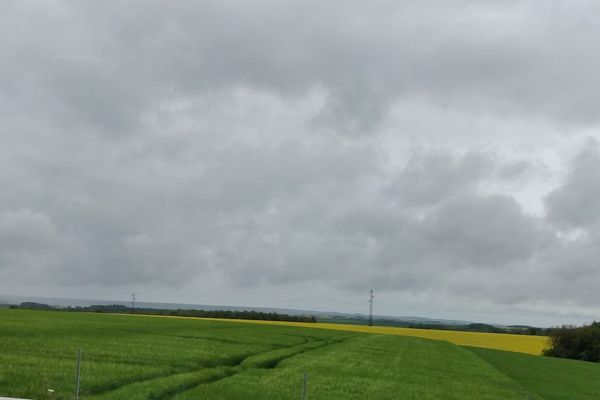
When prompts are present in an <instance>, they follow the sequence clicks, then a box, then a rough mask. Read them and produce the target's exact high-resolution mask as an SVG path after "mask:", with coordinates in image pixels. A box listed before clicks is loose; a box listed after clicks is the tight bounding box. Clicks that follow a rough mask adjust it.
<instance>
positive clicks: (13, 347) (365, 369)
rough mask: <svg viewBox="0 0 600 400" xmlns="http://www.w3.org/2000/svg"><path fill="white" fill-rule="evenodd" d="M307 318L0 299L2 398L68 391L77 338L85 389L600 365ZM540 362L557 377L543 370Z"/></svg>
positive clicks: (390, 393)
mask: <svg viewBox="0 0 600 400" xmlns="http://www.w3.org/2000/svg"><path fill="white" fill-rule="evenodd" d="M290 325H293V326H290ZM308 325H310V326H309V327H305V326H303V324H300V326H298V324H288V323H285V324H275V325H274V324H271V323H269V324H266V323H263V324H260V323H240V322H239V321H237V320H236V321H235V322H229V321H223V320H216V321H213V320H202V319H189V318H157V317H150V316H135V317H132V316H126V315H108V314H84V313H66V312H45V311H30V310H8V309H0V396H14V397H25V398H34V399H71V398H72V397H73V389H74V373H75V352H76V349H77V348H81V349H82V352H83V363H82V398H83V399H131V400H137V399H140V400H141V399H156V400H158V399H176V400H191V399H208V400H210V399H213V400H216V399H228V400H236V399H240V400H241V399H244V400H252V399H294V398H299V396H300V391H301V387H302V376H303V374H304V372H307V373H308V376H309V385H308V387H309V398H310V399H320V400H328V399H382V400H386V399H390V400H391V399H398V398H402V399H409V400H410V399H425V400H427V399H449V400H453V399H456V400H458V399H461V400H470V399H489V400H492V399H494V400H495V399H503V400H511V399H514V400H524V399H526V398H527V394H528V393H532V394H534V397H533V398H534V399H536V400H542V399H545V400H554V399H558V398H561V399H567V400H570V399H578V400H587V399H592V397H589V396H591V394H589V395H588V392H589V393H592V392H595V393H600V389H599V388H598V387H597V386H593V385H592V386H591V389H588V386H589V385H587V384H586V380H588V379H591V378H592V376H594V374H596V375H595V376H598V372H599V371H598V368H597V367H598V366H597V365H592V367H590V366H589V365H588V364H587V363H578V362H571V363H562V362H564V361H566V360H552V359H548V358H544V357H538V356H529V355H525V354H516V353H508V352H502V351H497V352H494V351H493V350H483V349H476V348H463V347H460V346H456V345H455V344H452V343H450V342H448V341H440V340H427V339H423V338H414V337H408V336H399V335H396V334H394V335H382V334H371V335H367V334H364V333H361V332H348V331H344V330H340V329H339V328H337V329H335V330H332V329H329V327H326V328H328V329H314V328H316V327H317V326H318V325H319V324H308ZM314 325H316V326H314ZM327 325H335V324H327ZM359 328H368V327H359ZM375 329H377V327H374V328H372V330H369V329H367V330H366V331H367V332H372V331H374V330H375ZM392 329H398V328H392ZM410 331H412V330H410ZM425 332H426V333H430V331H428V330H425ZM441 332H443V333H445V332H446V331H441ZM434 333H435V332H434ZM457 334H463V335H467V336H470V335H468V334H469V333H468V332H457ZM480 335H490V334H480ZM492 337H494V336H492ZM517 338H520V337H517ZM465 340H466V341H471V342H472V339H469V338H467V339H465ZM515 357H516V358H515ZM518 357H522V358H518ZM556 362H560V365H559V364H555V363H556ZM536 363H539V365H538V364H536ZM582 364H583V366H582ZM556 365H558V366H556ZM544 368H546V370H547V371H550V372H552V371H553V369H554V368H557V371H558V372H556V373H555V374H556V375H557V376H558V375H560V376H563V380H558V379H556V378H548V379H545V378H544V374H542V373H540V372H539V371H542V370H544ZM590 368H591V369H590ZM594 368H595V369H594ZM571 372H572V376H570V374H571ZM551 376H552V375H551ZM567 376H570V377H568V378H567ZM552 385H554V387H555V389H547V392H548V393H553V390H554V392H557V393H560V391H559V390H558V388H556V387H557V386H561V390H563V391H564V392H569V393H579V394H582V395H580V396H579V397H567V396H559V397H556V396H555V397H550V396H549V395H548V393H546V392H544V391H543V390H542V389H543V387H544V386H548V387H549V388H552V387H553V386H552ZM563 386H564V387H563ZM573 386H576V387H577V388H576V390H574V389H573ZM567 388H568V389H567ZM48 389H52V390H53V392H49V391H48ZM584 396H588V397H584Z"/></svg>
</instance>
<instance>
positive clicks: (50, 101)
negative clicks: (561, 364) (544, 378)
mask: <svg viewBox="0 0 600 400" xmlns="http://www.w3.org/2000/svg"><path fill="white" fill-rule="evenodd" d="M597 11H599V9H598V5H597V4H596V3H594V2H579V3H577V5H573V4H572V3H567V2H554V3H552V4H548V3H545V2H538V1H521V2H518V1H503V2H500V1H489V2H483V1H477V2H476V1H466V0H465V1H459V0H456V1H451V2H443V3H442V2H440V3H434V2H429V1H414V2H413V1H408V2H402V3H398V2H392V1H377V2H370V3H369V4H368V5H367V4H366V3H363V2H358V1H332V2H322V1H290V2H285V3H282V2H275V1H244V2H228V1H218V2H217V1H202V2H191V1H175V2H170V3H169V4H168V5H167V4H165V3H164V2H158V1H149V2H143V3H132V2H122V1H118V2H117V1H114V2H103V3H99V2H91V1H90V2H74V1H73V2H70V1H58V2H48V3H43V4H42V3H35V2H28V1H12V2H10V1H7V2H2V3H1V4H0V51H1V52H2V55H3V61H2V62H0V119H1V121H2V125H1V126H0V140H1V142H0V185H1V186H2V187H3V188H5V190H3V192H2V195H1V196H0V290H6V291H10V290H12V289H11V288H12V287H19V288H27V287H33V288H46V290H47V291H51V290H66V291H68V290H70V289H69V288H73V287H83V288H87V287H94V288H95V289H94V290H96V291H97V292H95V293H98V294H97V296H99V297H101V296H102V293H103V292H102V290H104V289H106V288H118V289H119V290H121V289H123V288H129V287H131V286H135V285H139V286H141V287H143V288H146V290H148V292H149V293H151V289H150V288H155V289H156V288H159V289H160V288H164V290H166V291H168V292H169V293H173V291H174V290H175V291H176V292H177V293H180V294H182V295H183V294H186V296H192V295H196V293H197V291H198V289H199V288H200V287H202V288H206V287H210V286H214V287H216V288H217V289H215V290H217V291H219V292H220V295H221V296H222V297H218V298H216V299H217V300H215V301H219V302H221V303H235V302H244V301H245V300H244V299H246V298H248V297H244V296H245V294H247V293H248V292H256V293H259V292H260V293H262V292H261V291H262V290H275V288H283V289H281V291H282V292H285V291H287V292H288V293H284V294H283V296H288V297H285V298H281V299H279V300H272V301H271V300H270V298H267V297H264V298H263V300H261V301H262V302H264V304H265V305H285V302H286V299H287V298H289V296H291V295H292V293H294V292H295V291H297V288H298V287H302V288H306V287H308V288H309V289H307V292H306V293H301V294H297V293H296V295H297V296H301V295H305V296H306V297H307V298H308V297H310V295H311V294H312V293H315V294H316V293H327V295H325V298H326V299H327V298H329V297H332V298H333V297H339V298H342V297H343V296H345V295H349V294H348V293H350V295H351V296H355V295H356V293H362V292H363V291H365V290H366V288H370V287H376V288H378V290H383V291H384V292H385V293H387V294H388V295H389V296H396V295H397V296H405V295H406V296H408V295H410V296H415V297H419V296H430V298H431V299H433V300H431V304H432V305H431V307H432V308H431V309H432V310H433V309H435V308H436V307H441V308H443V305H445V304H456V307H461V305H469V304H473V303H481V304H485V307H488V306H489V307H491V308H493V307H500V308H501V307H513V309H517V308H519V307H521V308H524V309H528V310H534V309H535V310H538V311H540V310H541V311H543V312H548V313H552V312H554V311H553V310H555V308H556V307H557V305H559V304H560V299H561V298H562V299H566V300H568V303H569V305H570V306H572V307H573V309H570V310H569V312H570V313H571V314H569V315H574V314H577V313H578V315H584V314H585V315H591V314H593V312H595V311H597V309H596V308H594V307H593V306H590V305H589V304H590V302H592V301H596V300H597V299H598V298H597V295H596V294H595V292H594V291H593V285H592V283H591V282H593V279H589V280H587V279H585V277H586V276H588V277H590V278H593V277H595V276H596V275H597V273H596V270H595V269H594V267H593V266H594V265H595V262H596V260H597V259H598V257H599V255H598V253H597V251H596V250H595V249H597V248H599V246H598V244H599V243H600V242H599V241H598V232H597V227H598V222H599V221H600V209H599V208H598V205H597V204H600V202H598V201H596V200H597V198H598V197H599V195H600V193H599V192H598V190H597V187H600V185H599V183H600V176H599V175H598V171H599V170H600V169H599V168H597V167H598V162H599V161H600V156H599V151H598V145H597V144H596V143H595V142H593V141H591V142H589V143H588V146H587V148H586V149H585V150H584V151H583V152H581V153H580V154H579V155H578V156H576V157H575V158H574V159H573V160H572V161H568V163H570V164H569V165H570V167H569V168H567V169H568V172H567V173H566V175H565V176H564V177H563V178H564V179H563V180H562V181H558V183H557V184H556V185H555V187H553V188H552V190H551V193H550V194H549V195H548V196H546V192H547V191H548V189H547V188H548V183H547V182H546V181H547V180H548V179H546V178H547V177H548V176H550V175H551V177H552V179H555V178H556V176H555V175H553V174H554V172H553V171H554V170H556V169H559V168H561V167H562V164H561V163H564V161H563V160H564V159H565V156H564V154H563V153H560V150H562V149H558V147H560V144H562V143H563V142H561V140H563V141H566V142H568V143H569V146H570V147H571V148H572V147H575V146H578V145H580V144H581V143H582V140H583V139H582V137H584V134H585V135H589V132H591V131H594V129H597V126H598V115H600V112H599V111H600V110H599V109H598V104H599V103H598V102H597V101H596V91H595V88H596V87H598V84H600V82H599V80H600V75H599V74H598V73H597V71H598V64H599V62H598V61H599V60H598V56H596V53H597V52H596V51H595V50H596V48H597V47H598V45H599V44H600V43H598V41H599V40H600V39H599V38H600V28H599V27H598V25H597V24H596V23H595V21H594V20H593V17H592V16H593V15H594V14H595V13H597ZM394 113H396V114H394ZM409 114H410V115H409ZM411 117H412V119H411ZM405 120H406V121H408V122H407V125H403V122H405ZM492 125H493V126H492ZM496 125H497V126H496ZM547 126H553V127H559V128H557V130H559V131H560V133H561V134H563V133H568V134H569V135H561V136H553V137H552V140H554V141H552V140H549V139H548V140H547V138H546V136H542V135H543V133H540V132H542V131H543V130H544V129H545V128H546V127H547ZM469 129H470V130H469ZM581 131H583V132H585V133H584V134H580V132H581ZM548 135H550V134H548ZM505 136H506V137H510V138H519V141H518V144H515V145H514V146H508V145H506V139H505ZM557 137H558V139H557ZM415 138H416V139H415ZM474 138H476V140H475V139H474ZM474 142H476V143H474ZM556 143H559V144H556ZM543 146H546V147H544V149H543V150H544V152H546V153H548V152H556V153H557V155H556V158H557V159H558V158H559V159H560V160H559V161H557V162H556V163H557V164H559V165H551V166H550V167H548V166H547V164H548V162H547V159H543V160H541V159H542V158H544V156H545V153H544V152H542V150H540V149H541V148H542V147H543ZM566 147H568V146H566ZM515 148H517V149H516V150H515ZM553 154H554V153H553ZM550 160H551V162H550V164H552V160H553V158H552V157H550ZM540 182H541V183H540ZM536 185H537V186H536ZM530 187H531V188H533V189H531V190H527V189H528V188H530ZM532 193H533V194H532ZM540 199H541V200H540ZM538 202H541V203H543V206H545V207H546V209H545V210H543V211H546V213H544V212H540V213H538V214H539V215H538V214H535V213H532V212H530V210H531V209H535V205H536V204H537V203H538ZM542 208H543V207H542ZM542 215H543V216H542ZM525 282H535V284H531V283H530V284H528V285H527V284H526V283H525ZM265 288H267V289H265ZM310 288H312V289H310ZM295 289H296V290H295ZM127 290H128V289H127ZM156 290H158V289H156ZM155 293H158V291H157V292H155ZM90 295H95V294H93V293H92V294H90ZM350 295H349V296H350ZM557 296H558V297H557ZM253 298H256V297H253ZM421 298H422V297H421ZM163 299H165V300H167V299H166V298H163ZM174 300H176V299H174ZM269 301H271V303H269ZM306 301H308V303H303V305H302V307H303V308H310V307H312V306H313V305H314V304H315V303H310V301H309V300H306ZM274 302H280V303H281V304H275V303H274ZM452 302H454V303H452ZM267 303H268V304H267ZM538 303H540V304H541V305H538ZM482 307H484V306H482ZM536 307H537V308H536ZM491 308H490V309H491ZM390 312H392V311H391V308H390ZM394 312H395V311H394Z"/></svg>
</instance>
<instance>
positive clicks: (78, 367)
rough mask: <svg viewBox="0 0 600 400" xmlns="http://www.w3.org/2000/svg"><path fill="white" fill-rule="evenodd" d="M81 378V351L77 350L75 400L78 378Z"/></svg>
mask: <svg viewBox="0 0 600 400" xmlns="http://www.w3.org/2000/svg"><path fill="white" fill-rule="evenodd" d="M80 377H81V349H77V370H76V373H75V400H79V378H80Z"/></svg>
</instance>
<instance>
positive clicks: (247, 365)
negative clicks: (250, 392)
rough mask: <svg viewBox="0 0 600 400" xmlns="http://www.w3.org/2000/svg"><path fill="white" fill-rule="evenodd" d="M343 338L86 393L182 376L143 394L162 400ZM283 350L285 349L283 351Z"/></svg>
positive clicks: (115, 391)
mask: <svg viewBox="0 0 600 400" xmlns="http://www.w3.org/2000/svg"><path fill="white" fill-rule="evenodd" d="M346 339H347V338H344V339H342V340H335V341H320V340H309V341H308V342H306V343H302V344H297V345H294V346H288V347H281V348H275V349H271V350H268V351H263V352H258V353H252V354H247V355H245V356H243V357H232V358H231V359H229V360H226V361H225V362H222V363H219V364H215V365H211V366H206V365H203V366H202V367H201V368H197V369H189V370H182V371H176V372H173V371H169V373H166V374H154V375H147V376H144V377H135V378H132V379H127V380H122V381H120V382H116V383H115V385H111V387H110V388H108V389H107V387H106V386H103V387H102V390H99V389H100V388H97V389H96V390H93V389H92V390H90V391H89V392H88V394H89V395H91V396H90V397H91V398H94V397H95V396H98V397H100V396H106V395H108V398H123V396H125V394H121V393H120V392H121V391H126V390H127V388H129V387H131V386H132V385H144V386H146V385H148V384H151V382H152V381H156V380H161V379H165V380H167V379H169V378H176V377H178V376H179V377H180V378H181V377H183V379H181V380H182V381H183V382H180V383H179V384H176V385H172V386H170V387H167V388H164V387H163V388H162V389H159V390H157V391H156V392H151V391H150V392H149V393H147V397H144V398H148V399H151V400H166V399H169V398H172V397H174V396H176V395H178V394H181V393H183V392H186V391H189V390H192V389H194V388H197V387H199V386H202V385H206V384H209V383H213V382H217V381H220V380H223V379H227V378H230V377H233V376H235V375H237V374H240V373H242V372H244V371H247V370H250V369H274V368H277V366H279V365H280V364H281V363H282V362H283V361H285V360H287V359H290V358H293V357H295V356H298V355H300V354H303V353H307V352H310V351H313V350H317V349H322V348H324V347H328V346H331V345H334V344H337V343H341V342H343V341H345V340H346ZM286 350H289V351H288V352H286ZM269 353H273V357H269V356H268V354H269ZM278 353H282V354H278ZM194 373H198V376H186V375H191V374H194ZM125 397H126V396H125Z"/></svg>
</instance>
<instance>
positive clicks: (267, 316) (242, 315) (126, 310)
mask: <svg viewBox="0 0 600 400" xmlns="http://www.w3.org/2000/svg"><path fill="white" fill-rule="evenodd" d="M11 308H25V309H31V310H51V311H69V312H97V313H116V314H131V313H132V312H133V313H135V314H144V315H170V316H178V317H200V318H229V319H249V320H258V321H289V322H317V320H316V319H315V317H313V316H307V315H288V314H280V313H276V312H269V313H266V312H258V311H227V310H211V311H207V310H182V309H177V310H167V309H160V308H135V309H133V310H132V309H131V308H130V307H127V306H124V305H122V304H110V305H100V304H94V305H91V306H88V307H54V306H50V305H48V304H42V303H34V302H24V303H21V305H20V306H11Z"/></svg>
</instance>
